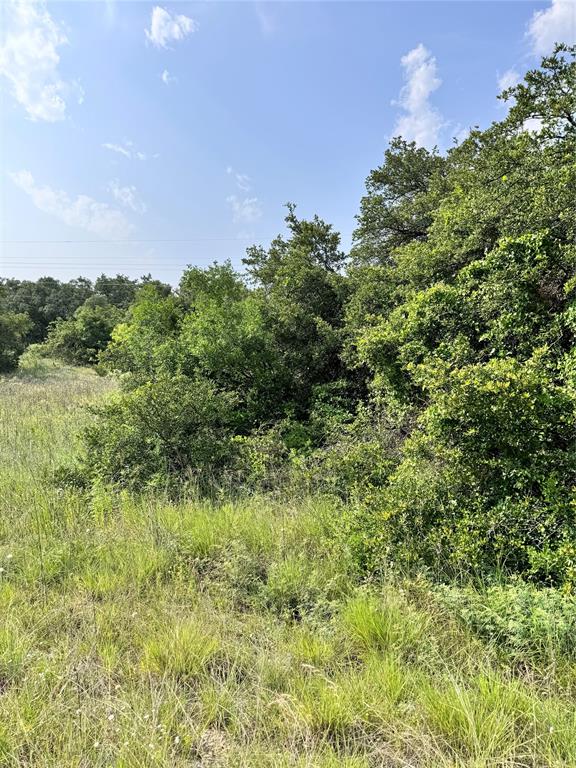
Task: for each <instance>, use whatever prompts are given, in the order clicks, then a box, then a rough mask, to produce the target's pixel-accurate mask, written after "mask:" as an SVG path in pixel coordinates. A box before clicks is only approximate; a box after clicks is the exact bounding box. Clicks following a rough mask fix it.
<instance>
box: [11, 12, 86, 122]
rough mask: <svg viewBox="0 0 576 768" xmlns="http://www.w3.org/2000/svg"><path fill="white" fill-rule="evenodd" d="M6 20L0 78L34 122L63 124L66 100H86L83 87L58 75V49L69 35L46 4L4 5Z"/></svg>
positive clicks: (66, 40)
mask: <svg viewBox="0 0 576 768" xmlns="http://www.w3.org/2000/svg"><path fill="white" fill-rule="evenodd" d="M3 17H4V20H5V23H6V28H5V29H6V31H5V38H4V43H3V45H2V46H1V47H0V74H1V75H3V76H4V77H5V78H6V79H7V80H8V82H9V83H10V86H11V90H12V94H13V96H14V98H15V99H16V101H17V102H18V103H19V104H21V105H22V106H23V107H24V109H25V110H26V112H27V113H28V116H29V117H30V118H31V119H32V120H44V121H46V122H50V123H53V122H56V121H58V120H63V119H64V117H65V116H66V102H67V100H68V99H70V98H76V99H77V100H78V102H81V101H82V98H83V92H82V89H81V88H80V86H79V85H78V84H77V83H74V82H66V81H65V80H63V79H62V77H61V75H60V73H59V71H58V65H59V63H60V54H59V53H58V49H59V48H61V47H62V46H63V45H66V43H67V42H68V39H67V37H66V35H65V34H64V32H63V30H62V29H61V27H60V26H59V25H58V24H57V23H56V22H55V21H54V20H53V18H52V17H51V15H50V13H49V12H48V10H47V9H46V6H45V4H44V3H43V2H37V3H36V2H24V1H23V0H12V2H8V3H6V4H5V5H4V13H3Z"/></svg>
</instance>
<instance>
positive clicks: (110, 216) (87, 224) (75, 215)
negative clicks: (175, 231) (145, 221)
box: [9, 171, 132, 239]
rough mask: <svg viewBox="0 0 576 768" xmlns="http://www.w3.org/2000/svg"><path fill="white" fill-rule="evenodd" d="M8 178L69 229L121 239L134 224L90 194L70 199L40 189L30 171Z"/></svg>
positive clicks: (58, 191) (37, 205)
mask: <svg viewBox="0 0 576 768" xmlns="http://www.w3.org/2000/svg"><path fill="white" fill-rule="evenodd" d="M9 175H10V177H11V179H12V181H13V182H14V183H15V184H16V185H17V186H18V187H20V189H22V190H23V191H24V192H25V193H26V194H27V195H28V196H29V197H30V198H31V200H32V202H33V203H34V205H35V206H36V208H39V209H40V210H41V211H44V213H48V214H50V215H52V216H55V217H56V218H57V219H60V221H63V222H64V223H65V224H67V225H68V226H70V227H77V228H79V229H85V230H86V231H87V232H92V233H93V234H96V235H99V236H100V237H107V238H114V239H116V238H117V239H122V238H124V237H126V236H127V235H129V234H130V232H131V231H132V225H131V224H130V222H129V221H128V220H127V219H126V218H125V216H124V214H123V213H122V212H121V211H118V210H116V209H115V208H111V207H110V206H109V205H107V203H99V202H97V201H96V200H93V199H92V198H91V197H88V196H87V195H78V197H76V198H75V199H71V198H70V197H69V196H68V195H67V194H66V192H63V191H62V190H57V189H52V187H49V186H44V187H40V186H38V185H37V184H36V182H35V181H34V177H33V176H32V174H31V173H30V171H18V172H17V173H11V174H9Z"/></svg>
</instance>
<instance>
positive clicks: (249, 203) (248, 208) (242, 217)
mask: <svg viewBox="0 0 576 768" xmlns="http://www.w3.org/2000/svg"><path fill="white" fill-rule="evenodd" d="M226 202H227V203H228V204H229V205H230V207H231V208H232V221H233V222H234V223H235V224H240V223H242V224H251V223H253V222H254V221H258V219H259V218H261V216H262V205H261V203H260V201H259V200H258V198H257V197H245V198H243V199H240V198H239V197H238V196H237V195H230V196H229V197H227V198H226Z"/></svg>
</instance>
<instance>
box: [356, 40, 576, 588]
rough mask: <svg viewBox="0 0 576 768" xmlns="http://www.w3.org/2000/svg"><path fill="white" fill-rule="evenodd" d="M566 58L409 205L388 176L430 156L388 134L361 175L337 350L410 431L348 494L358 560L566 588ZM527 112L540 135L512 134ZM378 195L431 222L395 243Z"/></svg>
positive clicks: (571, 427) (399, 176) (572, 467)
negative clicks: (364, 372) (360, 493)
mask: <svg viewBox="0 0 576 768" xmlns="http://www.w3.org/2000/svg"><path fill="white" fill-rule="evenodd" d="M573 58H574V50H573V49H566V48H564V47H560V48H558V49H557V51H556V52H555V53H554V54H553V56H551V57H549V58H548V59H546V60H544V62H543V66H542V70H538V71H534V72H530V73H528V74H527V76H526V81H525V84H524V85H520V86H518V87H517V88H515V89H513V90H512V91H510V92H509V93H508V97H510V96H514V98H515V99H516V101H515V104H514V106H513V107H512V109H511V111H510V113H509V115H508V117H507V118H506V119H505V120H504V121H502V122H501V123H495V124H493V125H492V126H491V128H489V129H488V130H486V131H484V132H481V131H478V130H476V131H473V132H472V133H471V135H470V137H469V138H468V139H466V140H465V141H464V142H463V143H462V144H461V145H460V146H457V147H455V148H454V149H452V150H451V151H449V152H448V154H447V157H446V159H445V161H443V164H440V163H439V164H438V167H437V168H436V169H435V170H434V171H430V172H429V173H428V175H427V176H426V178H427V181H426V183H422V184H421V185H420V188H419V189H416V188H415V186H414V188H412V187H411V188H410V189H411V191H410V196H409V197H408V202H407V201H406V199H405V198H404V197H403V196H401V195H398V196H397V197H395V196H394V194H393V193H394V189H395V187H394V186H392V187H390V189H391V190H392V191H390V192H388V191H387V192H386V195H385V196H384V198H382V194H383V193H382V189H384V190H385V191H386V190H388V189H389V185H390V184H392V182H393V183H394V184H396V183H397V184H400V182H401V181H402V180H403V179H404V178H405V176H404V175H403V174H408V176H409V179H410V180H411V182H412V181H414V179H413V178H412V177H411V176H410V171H409V163H410V161H411V160H414V163H415V170H414V175H415V176H417V175H418V174H420V175H422V174H423V173H424V171H423V168H424V167H425V166H424V165H423V164H427V167H429V166H430V165H431V164H432V163H433V159H434V158H433V156H431V155H426V154H425V153H421V155H419V156H418V162H416V156H415V154H414V153H415V151H416V150H415V148H414V147H411V146H409V145H405V144H403V143H402V142H395V144H394V145H393V152H392V150H391V151H390V153H389V154H387V156H386V158H385V164H384V166H383V168H382V169H379V171H378V172H374V174H373V176H371V177H370V179H369V182H368V184H367V189H368V195H367V197H366V198H365V199H364V201H363V204H362V212H361V216H360V226H359V229H358V232H357V243H356V245H355V252H356V253H357V257H356V261H357V263H358V264H359V265H360V266H359V267H358V268H357V269H356V270H355V272H354V273H353V275H352V280H353V285H354V286H355V294H354V296H353V297H352V299H351V301H350V303H349V307H348V311H347V317H348V320H349V326H348V328H349V338H348V343H347V355H348V358H349V360H350V361H351V363H352V364H354V365H355V366H357V367H362V366H364V367H367V368H368V370H369V371H370V372H371V377H372V381H371V389H372V393H373V394H372V396H373V397H374V398H376V399H377V401H378V402H379V403H381V404H382V405H383V406H384V407H385V408H386V409H387V410H388V414H389V416H390V418H391V419H392V421H394V420H395V421H396V425H397V428H398V429H399V430H401V431H403V433H404V434H405V436H406V439H405V440H404V442H403V444H402V446H401V450H400V457H399V462H398V464H397V466H396V468H395V469H394V470H393V471H392V472H391V473H390V474H389V480H388V482H387V483H385V484H384V486H382V487H380V488H375V489H371V490H369V491H367V492H366V493H365V495H364V498H363V500H361V501H360V503H359V513H358V515H357V520H356V526H357V528H356V530H355V531H353V540H354V541H356V542H359V544H360V548H361V550H362V549H363V553H362V554H361V555H360V559H361V560H362V562H365V563H367V564H370V567H375V563H377V562H382V563H383V562H386V561H390V560H396V561H399V562H403V563H405V564H410V565H416V564H418V565H420V566H421V565H424V566H426V567H427V568H429V569H431V570H432V571H433V572H434V573H437V574H438V575H446V574H454V573H458V574H462V573H470V572H475V573H479V572H487V571H488V572H489V571H491V570H493V569H494V568H500V569H503V570H504V571H511V572H515V573H522V574H525V575H526V576H529V577H531V578H534V579H538V580H543V581H548V582H552V583H563V584H565V585H566V586H571V585H572V584H573V583H574V578H575V577H576V571H575V567H574V566H575V561H574V541H575V539H576V516H575V512H576V507H575V503H574V498H575V497H574V489H575V487H576V453H575V446H576V440H575V438H576V422H575V405H576V400H575V399H574V391H575V390H574V373H573V372H574V370H575V368H574V362H573V348H574V344H575V342H576V336H575V330H576V327H575V324H574V321H573V314H574V309H573V303H574V287H575V284H576V281H575V279H574V278H575V274H576V260H575V256H576V250H575V247H574V243H575V235H576V233H575V230H574V217H573V215H571V214H570V213H569V208H570V207H571V206H572V205H573V203H572V201H573V198H574V195H573V191H574V183H575V180H576V176H575V173H576V165H575V163H574V156H575V155H574V131H573V125H574V120H575V119H576V117H575V113H574V110H575V106H576V105H575V102H574V97H573V89H572V90H570V88H569V87H568V85H569V84H570V83H572V84H573V83H574V78H575V72H576V69H575V67H576V63H575V62H574V61H573ZM534 117H538V118H540V119H541V120H542V125H543V128H542V130H540V131H528V130H524V129H523V128H524V122H525V121H526V120H527V119H530V118H534ZM399 154H400V155H402V156H403V158H404V161H405V162H406V170H405V171H402V173H401V172H400V171H401V170H402V169H404V168H405V166H404V165H403V163H402V162H401V161H400V160H399V157H398V155H399ZM424 175H426V174H424ZM380 177H381V178H382V180H383V182H382V184H383V186H382V188H380V187H378V186H377V185H376V184H375V179H376V178H380ZM387 185H388V186H387ZM398 189H400V186H399V187H398ZM418 206H420V207H418ZM390 207H391V208H392V212H393V213H394V215H396V214H397V215H398V216H399V217H404V216H411V217H412V219H414V218H415V217H416V212H417V211H422V210H427V211H428V219H427V223H426V225H425V232H423V233H421V234H418V233H417V232H413V233H412V234H410V235H409V237H407V238H406V239H405V240H402V239H398V237H396V239H394V235H393V234H391V225H390V216H391V213H390ZM378 210H381V211H382V219H378V217H377V216H376V215H375V213H374V211H378ZM366 264H368V266H366ZM374 265H375V266H374ZM373 276H375V278H376V281H375V282H374V283H373V284H372V285H367V284H366V281H372V277H373Z"/></svg>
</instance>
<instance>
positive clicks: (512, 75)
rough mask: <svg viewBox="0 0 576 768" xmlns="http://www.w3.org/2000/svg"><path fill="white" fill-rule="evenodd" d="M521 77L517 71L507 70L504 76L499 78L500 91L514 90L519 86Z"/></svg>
mask: <svg viewBox="0 0 576 768" xmlns="http://www.w3.org/2000/svg"><path fill="white" fill-rule="evenodd" d="M520 80H521V77H520V75H519V74H518V72H516V70H515V69H507V70H506V72H504V73H503V74H502V75H499V76H498V90H499V91H506V90H507V89H508V88H513V87H514V86H515V85H518V83H519V82H520Z"/></svg>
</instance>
